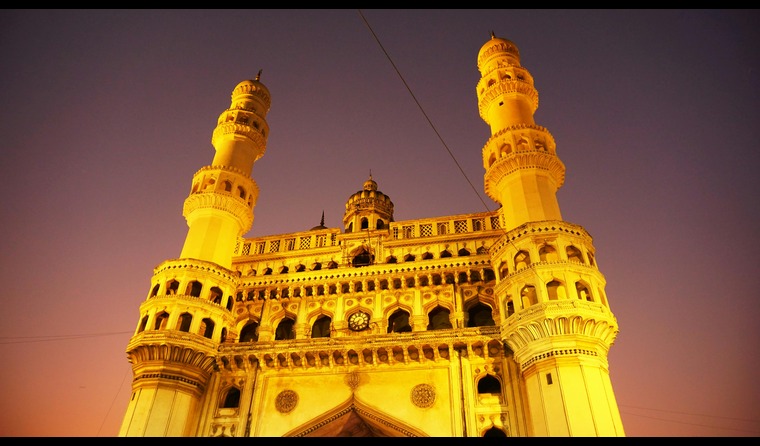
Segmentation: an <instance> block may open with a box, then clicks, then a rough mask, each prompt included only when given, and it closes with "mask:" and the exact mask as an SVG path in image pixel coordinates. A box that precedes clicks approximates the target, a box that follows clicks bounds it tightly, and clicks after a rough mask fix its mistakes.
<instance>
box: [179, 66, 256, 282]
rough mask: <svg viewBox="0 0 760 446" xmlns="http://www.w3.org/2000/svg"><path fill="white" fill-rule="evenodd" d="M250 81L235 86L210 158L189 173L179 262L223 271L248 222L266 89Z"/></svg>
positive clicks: (250, 212) (253, 197)
mask: <svg viewBox="0 0 760 446" xmlns="http://www.w3.org/2000/svg"><path fill="white" fill-rule="evenodd" d="M260 78H261V71H259V74H258V75H257V76H256V79H255V80H246V81H243V82H241V83H239V84H238V85H237V86H236V87H235V89H234V90H233V91H232V104H231V105H230V108H229V109H227V110H225V111H224V112H222V114H221V115H220V116H219V119H218V121H217V125H216V129H214V135H213V137H212V138H211V143H212V144H213V145H214V148H215V149H216V155H215V156H214V160H213V162H212V163H211V165H210V166H206V167H204V168H202V169H200V170H199V171H198V172H196V173H195V176H194V177H193V186H192V191H191V193H190V196H189V197H187V199H186V200H185V206H184V210H183V215H184V216H185V218H186V219H187V224H188V226H189V228H190V229H189V230H188V231H187V238H186V239H185V245H184V246H183V247H182V254H180V257H182V258H193V259H199V260H208V261H210V262H214V263H216V264H218V265H222V266H224V267H226V268H229V267H230V266H231V265H232V253H233V251H234V250H235V243H236V242H237V240H238V238H239V237H240V236H242V235H243V234H245V233H246V232H248V230H249V229H251V225H252V224H253V207H254V205H255V204H256V199H257V198H258V194H259V190H258V187H257V186H256V183H255V182H254V181H253V180H252V179H251V178H250V176H251V173H252V170H253V163H254V162H256V160H258V159H259V158H261V156H263V155H264V151H265V150H266V145H267V136H268V135H269V126H268V125H267V121H266V119H265V118H266V114H267V112H268V111H269V105H270V103H271V99H270V96H269V90H267V88H266V87H265V86H264V84H262V83H261V82H260V80H259V79H260Z"/></svg>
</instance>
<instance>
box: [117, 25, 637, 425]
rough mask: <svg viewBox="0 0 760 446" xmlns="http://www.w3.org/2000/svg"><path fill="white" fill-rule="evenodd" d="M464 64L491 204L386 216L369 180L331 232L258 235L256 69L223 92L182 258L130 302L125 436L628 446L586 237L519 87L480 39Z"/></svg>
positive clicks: (504, 61)
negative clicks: (224, 105) (476, 75)
mask: <svg viewBox="0 0 760 446" xmlns="http://www.w3.org/2000/svg"><path fill="white" fill-rule="evenodd" d="M477 67H478V69H479V71H480V74H481V79H480V81H479V82H478V84H477V87H476V91H477V104H478V110H479V112H480V116H481V118H482V119H483V120H484V121H485V122H486V123H487V124H488V125H489V126H490V128H491V137H490V138H489V139H488V141H486V142H485V145H484V147H483V150H482V155H483V167H484V171H485V174H484V185H485V192H486V194H487V195H488V196H489V197H491V198H492V199H493V200H494V201H496V202H497V203H499V204H500V207H499V209H498V210H496V211H492V212H480V213H473V214H462V215H449V216H444V217H433V218H425V219H419V220H406V221H395V220H394V218H393V202H392V201H391V199H390V197H388V196H387V195H385V194H383V193H382V192H381V191H380V190H379V189H378V183H377V182H376V181H375V179H373V178H372V176H371V175H370V177H369V178H368V179H367V180H366V181H365V182H364V184H363V185H362V187H361V189H360V190H359V191H357V192H355V193H353V194H351V195H349V196H348V200H347V202H346V206H345V214H344V216H343V228H328V227H325V226H324V219H323V221H322V224H320V225H319V226H316V227H313V228H311V229H309V230H304V231H302V232H295V233H289V234H278V235H272V236H266V237H258V238H244V237H243V235H244V234H246V233H247V232H248V231H249V230H250V229H251V226H252V224H253V215H254V214H253V212H254V206H255V204H256V200H257V198H258V195H259V189H258V186H257V185H256V182H255V181H254V180H253V179H252V178H251V177H250V175H251V172H252V169H253V164H254V163H255V162H256V161H257V160H258V159H259V158H260V157H261V156H263V155H264V153H265V149H266V142H267V136H268V135H269V127H268V125H267V121H266V114H267V112H268V111H269V107H270V101H271V98H270V94H269V91H268V89H267V88H266V87H265V86H264V84H263V83H262V82H261V80H260V76H257V77H256V79H254V80H246V81H243V82H241V83H239V84H238V85H237V86H236V87H235V89H234V90H233V92H232V102H231V105H230V108H229V109H227V110H225V111H224V112H222V114H221V115H220V117H219V120H218V124H217V127H216V129H215V130H214V133H213V137H212V144H213V146H214V148H215V150H216V154H215V156H214V159H213V161H212V163H211V164H210V165H208V166H205V167H202V168H201V169H200V170H198V171H197V172H196V173H195V175H194V176H193V179H192V186H191V190H190V195H189V196H188V198H187V199H186V200H185V204H184V208H183V215H184V216H185V218H186V219H187V223H188V226H189V229H188V233H187V238H186V240H185V243H184V246H183V247H182V252H181V254H180V258H178V259H174V260H167V261H165V262H163V263H161V264H160V265H158V266H157V267H156V268H155V269H154V271H153V277H152V279H151V285H150V289H149V292H148V295H147V297H146V299H145V301H144V302H143V303H142V304H141V305H140V316H139V321H138V324H137V328H136V330H135V333H134V335H133V337H132V338H131V340H130V341H129V344H128V346H127V356H128V358H129V362H130V363H131V364H132V370H133V381H132V392H131V396H130V401H129V405H128V408H127V411H126V414H125V416H124V420H123V423H122V426H121V430H120V432H119V435H120V436H203V437H208V436H232V437H248V436H250V437H281V436H286V437H287V436H294V437H303V436H305V437H308V436H331V437H336V436H388V437H394V436H399V437H401V436H405V437H425V436H434V437H443V436H452V437H482V436H497V437H498V436H509V437H511V436H515V437H523V436H624V430H623V425H622V421H621V418H620V413H619V409H618V405H617V402H616V400H615V395H614V392H613V389H612V384H611V381H610V375H609V365H608V362H607V356H608V352H609V349H610V347H611V346H612V344H613V342H614V340H615V337H616V336H617V333H618V324H617V321H616V319H615V316H614V315H613V313H612V311H611V310H610V305H609V302H608V300H607V295H606V294H605V278H604V276H603V275H602V273H601V272H600V271H599V269H598V268H597V263H596V259H595V250H594V246H593V244H592V238H591V236H590V235H589V234H588V233H587V232H586V230H585V229H584V228H583V227H581V226H579V225H576V224H573V223H569V222H565V221H563V220H562V216H561V214H560V209H559V204H558V202H557V197H556V192H557V190H558V189H559V188H560V187H561V186H562V184H563V182H564V175H565V166H564V165H563V163H562V162H561V161H560V159H559V158H558V157H557V151H556V145H555V141H554V138H553V137H552V135H551V134H550V133H549V131H548V130H547V129H546V128H544V127H541V126H539V125H537V124H536V123H535V122H534V119H533V115H534V113H535V111H536V109H537V107H538V92H537V90H536V89H535V87H534V83H533V77H532V76H531V74H530V73H529V72H528V70H527V69H525V68H524V67H522V66H521V65H520V55H519V52H518V49H517V47H516V46H515V45H514V43H512V42H511V41H509V40H506V39H502V38H497V37H495V36H493V35H492V36H491V39H490V40H488V41H487V42H486V43H485V44H484V45H483V46H482V48H481V49H480V51H479V53H478V58H477ZM357 186H358V185H357ZM264 193H266V191H264ZM347 195H348V194H347Z"/></svg>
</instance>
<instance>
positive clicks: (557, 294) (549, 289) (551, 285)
mask: <svg viewBox="0 0 760 446" xmlns="http://www.w3.org/2000/svg"><path fill="white" fill-rule="evenodd" d="M546 294H547V297H548V299H549V300H564V299H567V290H565V284H563V283H562V282H560V281H559V280H557V279H553V280H551V281H549V282H547V283H546Z"/></svg>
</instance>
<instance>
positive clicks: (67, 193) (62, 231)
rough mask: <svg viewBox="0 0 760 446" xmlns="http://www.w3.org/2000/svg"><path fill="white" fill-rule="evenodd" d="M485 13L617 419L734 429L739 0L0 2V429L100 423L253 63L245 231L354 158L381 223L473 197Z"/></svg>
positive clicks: (755, 336) (742, 327)
mask: <svg viewBox="0 0 760 446" xmlns="http://www.w3.org/2000/svg"><path fill="white" fill-rule="evenodd" d="M365 19H366V22H365ZM491 31H493V32H494V33H495V34H496V36H498V37H503V38H506V39H509V40H511V41H513V42H514V43H515V44H516V45H517V47H518V48H519V50H520V55H521V62H522V65H523V66H524V67H525V68H527V69H528V71H529V72H530V73H531V74H532V75H533V78H534V79H535V86H536V88H537V89H538V93H539V97H540V104H539V108H538V110H537V112H536V114H535V120H536V123H537V124H538V125H541V126H544V127H546V128H547V129H548V130H549V132H550V133H551V134H552V135H553V136H554V138H555V140H556V142H557V154H558V155H559V157H560V159H561V160H562V161H563V162H564V164H565V166H566V168H567V172H566V178H565V183H564V185H563V186H562V188H561V189H560V190H559V192H558V194H557V196H558V199H559V204H560V208H561V211H562V216H563V219H564V220H566V221H568V222H571V223H575V224H578V225H581V226H583V227H584V228H586V229H587V230H588V231H589V233H590V234H591V235H592V236H593V238H594V246H595V247H596V259H597V262H598V266H599V268H600V270H601V272H602V273H603V274H604V276H605V278H606V280H607V287H606V294H607V297H608V299H609V303H610V307H611V309H612V311H613V313H614V314H615V316H616V317H617V320H618V323H619V327H620V333H619V334H618V337H617V339H616V341H615V343H614V345H613V346H612V348H611V350H610V354H609V366H610V376H611V380H612V385H613V389H614V391H615V395H616V398H617V402H618V404H619V407H620V412H621V415H622V419H623V426H624V428H625V431H626V434H627V435H628V436H631V437H644V436H690V437H691V436H693V437H704V436H720V437H723V436H751V437H755V436H760V385H758V370H760V342H758V340H759V339H760V334H759V331H760V291H758V289H759V287H758V286H755V285H754V282H753V281H754V280H758V278H760V260H758V257H756V256H755V254H754V253H758V254H759V255H760V235H759V234H760V198H759V197H760V174H759V173H758V169H759V168H760V155H759V150H758V144H759V141H760V113H759V111H760V82H758V76H759V75H760V11H758V10H691V9H689V10H551V9H542V10H531V9H522V10H507V9H504V10H374V9H369V10H361V11H359V10H355V9H346V10H3V11H2V12H0V57H1V60H2V61H3V69H2V73H1V74H0V104H2V107H3V108H2V119H0V136H1V137H2V139H3V146H2V163H0V185H1V186H2V191H3V193H4V194H5V198H4V202H5V204H4V205H3V207H2V214H1V215H0V230H1V231H2V233H3V234H5V236H4V237H3V241H2V249H1V250H0V255H2V258H1V263H0V266H1V267H2V268H0V281H1V282H2V283H3V284H4V287H5V292H3V293H2V297H1V299H2V308H3V311H2V323H1V324H0V355H1V356H2V358H3V359H4V361H5V362H4V365H3V367H2V371H1V372H0V377H1V378H2V379H0V382H1V383H2V384H0V385H2V392H0V401H1V403H0V436H25V437H28V436H44V437H51V436H81V437H109V436H115V435H117V434H118V431H119V427H120V425H121V421H122V418H123V416H124V412H125V410H126V407H127V403H128V400H129V396H130V381H131V368H130V364H129V363H128V362H127V357H126V353H125V350H126V346H127V343H128V341H129V339H130V337H131V335H132V334H133V333H134V331H135V330H136V328H137V324H138V319H139V306H140V304H141V303H142V302H143V301H144V300H145V299H146V297H147V295H148V292H149V287H150V279H151V276H152V273H153V268H154V267H155V266H157V265H158V264H159V263H161V262H162V261H164V260H167V259H175V258H177V257H178V256H179V254H180V251H181V249H182V244H183V242H184V238H185V235H186V232H187V224H186V222H185V220H184V218H183V217H182V205H183V202H184V200H185V198H186V197H187V195H188V194H189V192H190V182H191V180H192V177H193V174H194V173H195V172H196V171H197V170H198V169H200V168H201V167H203V166H206V165H208V164H210V163H211V160H212V158H213V156H214V149H213V147H212V146H211V133H212V131H213V129H214V127H215V125H216V120H217V117H218V116H219V114H220V113H222V112H223V111H224V110H225V109H226V108H227V107H229V105H230V94H231V92H232V90H233V88H234V87H235V86H236V85H237V84H238V83H239V82H240V81H242V80H245V79H252V78H254V77H255V76H256V73H257V72H258V71H259V70H260V69H261V70H263V73H262V76H261V81H262V82H263V83H264V84H265V85H266V86H267V87H268V88H269V91H270V92H271V96H272V106H271V110H270V112H269V114H268V115H267V121H268V123H269V125H270V136H269V138H268V144H267V151H266V153H265V155H264V156H263V158H261V159H260V160H259V161H258V162H257V163H256V165H255V166H254V168H253V174H252V176H253V178H254V179H255V181H256V182H257V184H258V186H259V188H260V194H259V199H258V202H257V204H256V207H255V208H254V214H255V219H254V223H253V229H252V230H251V231H250V232H249V233H248V234H247V236H249V237H253V236H263V235H272V234H280V233H287V232H295V231H301V230H307V229H309V228H311V227H313V226H316V225H318V224H319V222H320V217H321V215H322V212H323V211H324V218H325V225H326V226H328V227H342V223H341V218H342V216H343V211H344V209H345V208H344V206H345V203H346V200H347V199H348V198H349V196H350V195H351V194H353V193H354V192H356V191H357V190H359V189H361V187H362V184H363V183H364V181H365V180H366V179H367V178H368V176H369V173H370V171H371V173H372V177H373V178H374V179H375V181H377V184H378V189H379V190H380V191H382V192H383V193H385V194H386V195H388V196H390V198H391V200H392V201H393V203H394V206H395V220H396V221H401V220H408V219H415V218H427V217H439V216H447V215H456V214H463V213H471V212H482V211H485V210H494V209H496V206H495V203H494V202H493V201H492V200H490V199H489V198H488V197H487V196H486V195H485V193H484V192H483V173H484V168H483V164H482V159H481V149H482V147H483V145H484V144H485V142H486V141H487V139H488V138H489V136H490V130H489V127H488V125H486V124H485V122H483V121H482V120H481V119H480V117H479V115H478V108H477V98H476V94H475V86H476V83H477V81H478V79H479V77H480V73H479V72H478V70H477V65H476V58H477V54H478V51H479V49H480V48H481V46H482V45H483V44H484V43H485V42H486V41H487V40H488V39H489V37H490V33H491ZM373 33H374V34H373ZM375 37H376V38H377V40H376V39H375ZM378 40H379V43H380V44H381V45H382V47H381V46H380V45H379V44H378ZM386 52H387V55H386ZM389 57H390V60H389ZM391 61H392V63H391ZM399 74H400V75H401V77H400V76H399ZM402 78H403V80H402ZM407 87H408V89H407ZM410 91H411V94H410ZM412 94H413V95H412ZM418 104H419V105H418ZM423 111H424V113H423ZM428 119H429V121H428ZM431 123H432V126H431ZM439 135H440V137H439ZM447 148H448V151H447ZM449 151H450V152H451V154H450V153H449ZM460 167H461V170H460ZM471 185H472V186H471ZM484 204H485V205H486V206H487V209H486V208H485V207H484Z"/></svg>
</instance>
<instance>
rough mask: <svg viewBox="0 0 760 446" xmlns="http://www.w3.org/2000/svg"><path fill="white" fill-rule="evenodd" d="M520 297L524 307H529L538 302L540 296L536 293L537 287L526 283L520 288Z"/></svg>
mask: <svg viewBox="0 0 760 446" xmlns="http://www.w3.org/2000/svg"><path fill="white" fill-rule="evenodd" d="M520 298H521V300H522V307H523V308H528V307H530V306H532V305H535V304H537V303H538V296H537V295H536V287H534V286H533V285H525V286H524V287H522V289H521V290H520Z"/></svg>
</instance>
